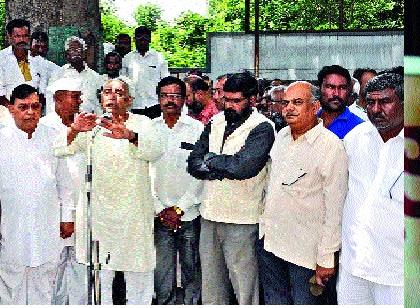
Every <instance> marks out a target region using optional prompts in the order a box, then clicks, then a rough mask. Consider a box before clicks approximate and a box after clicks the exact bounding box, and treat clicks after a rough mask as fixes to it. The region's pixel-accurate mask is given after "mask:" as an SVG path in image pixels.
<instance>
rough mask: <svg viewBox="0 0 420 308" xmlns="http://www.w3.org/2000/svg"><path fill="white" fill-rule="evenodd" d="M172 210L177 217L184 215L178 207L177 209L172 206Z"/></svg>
mask: <svg viewBox="0 0 420 308" xmlns="http://www.w3.org/2000/svg"><path fill="white" fill-rule="evenodd" d="M174 210H175V212H176V214H177V215H180V216H182V215H184V211H183V210H181V209H180V208H179V207H177V206H175V205H174Z"/></svg>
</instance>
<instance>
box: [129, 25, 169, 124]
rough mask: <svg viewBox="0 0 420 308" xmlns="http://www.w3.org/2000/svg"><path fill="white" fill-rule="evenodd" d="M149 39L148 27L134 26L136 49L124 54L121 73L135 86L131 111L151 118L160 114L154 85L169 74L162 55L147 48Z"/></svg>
mask: <svg viewBox="0 0 420 308" xmlns="http://www.w3.org/2000/svg"><path fill="white" fill-rule="evenodd" d="M151 39H152V33H151V31H150V29H148V28H147V27H145V26H140V27H137V28H136V30H135V42H136V50H133V51H131V52H129V53H128V54H127V55H125V56H124V58H123V62H122V69H121V75H126V76H128V77H130V79H131V80H132V81H133V83H134V85H135V87H136V89H135V90H136V92H135V93H134V101H133V106H132V111H133V113H138V114H143V115H145V116H148V117H149V118H152V119H153V118H156V117H159V116H160V114H161V111H160V106H159V102H158V99H157V95H156V86H157V84H158V82H159V80H161V79H162V78H163V77H166V76H169V70H168V62H167V61H166V60H165V58H164V57H163V55H162V54H161V53H159V52H157V51H155V50H153V49H150V48H149V45H150V42H151Z"/></svg>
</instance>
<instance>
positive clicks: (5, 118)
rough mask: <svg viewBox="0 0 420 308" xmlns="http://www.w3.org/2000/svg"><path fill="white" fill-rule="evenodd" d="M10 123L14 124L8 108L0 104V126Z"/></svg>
mask: <svg viewBox="0 0 420 308" xmlns="http://www.w3.org/2000/svg"><path fill="white" fill-rule="evenodd" d="M10 124H14V121H13V117H12V115H11V114H10V112H9V109H7V107H4V106H2V105H0V128H2V127H3V126H7V125H10Z"/></svg>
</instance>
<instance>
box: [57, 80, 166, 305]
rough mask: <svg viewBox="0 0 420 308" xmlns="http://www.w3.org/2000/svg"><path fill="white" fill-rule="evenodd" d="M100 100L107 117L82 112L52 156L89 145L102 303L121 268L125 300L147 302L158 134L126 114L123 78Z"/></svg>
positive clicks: (79, 243)
mask: <svg viewBox="0 0 420 308" xmlns="http://www.w3.org/2000/svg"><path fill="white" fill-rule="evenodd" d="M101 102H102V106H103V108H104V111H105V112H108V113H111V114H112V120H106V119H101V123H100V126H99V127H96V128H95V126H96V120H97V119H96V115H94V114H89V113H81V114H80V115H78V116H77V117H76V118H75V120H74V123H73V124H72V125H71V126H70V128H69V129H68V132H67V143H68V146H66V145H65V143H66V142H65V140H64V139H65V138H63V140H62V141H61V142H64V144H61V146H59V147H57V149H56V154H57V155H60V154H64V155H66V154H67V155H68V154H74V153H76V152H80V151H87V147H88V144H89V143H90V142H91V140H92V138H94V142H93V145H92V160H93V163H92V170H93V179H92V217H93V218H92V219H93V223H92V230H93V240H98V241H99V246H100V252H99V260H100V263H101V264H102V271H101V283H102V286H101V287H102V290H101V291H102V304H112V279H113V277H114V271H123V272H124V275H125V280H126V286H127V303H128V304H150V303H151V301H152V295H153V269H154V267H155V250H154V246H153V223H154V203H153V199H152V195H151V188H150V179H149V162H150V161H153V160H155V159H157V158H158V157H159V156H160V155H161V153H162V150H161V149H162V145H161V138H160V137H159V134H158V132H157V131H155V129H154V128H153V125H152V122H151V120H149V119H148V118H146V117H145V116H140V115H134V114H132V113H129V112H127V110H128V109H129V108H130V106H131V102H132V97H131V96H130V94H129V87H128V85H127V83H126V82H125V81H124V80H123V79H111V80H108V81H107V82H106V83H105V85H104V86H103V90H102V93H101ZM85 214H86V212H85V210H84V211H79V212H76V257H77V259H78V260H79V262H85V261H86V259H85V258H86V257H85V243H86V237H85V236H86V234H85V233H86V226H85V222H86V216H85Z"/></svg>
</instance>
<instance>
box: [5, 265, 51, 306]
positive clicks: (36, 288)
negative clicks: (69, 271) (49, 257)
mask: <svg viewBox="0 0 420 308" xmlns="http://www.w3.org/2000/svg"><path fill="white" fill-rule="evenodd" d="M56 268H57V264H56V263H55V262H47V263H44V264H42V265H40V266H37V267H29V266H22V265H16V264H10V263H4V262H1V263H0V304H1V305H50V304H51V298H52V290H53V283H54V275H55V271H56Z"/></svg>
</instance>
